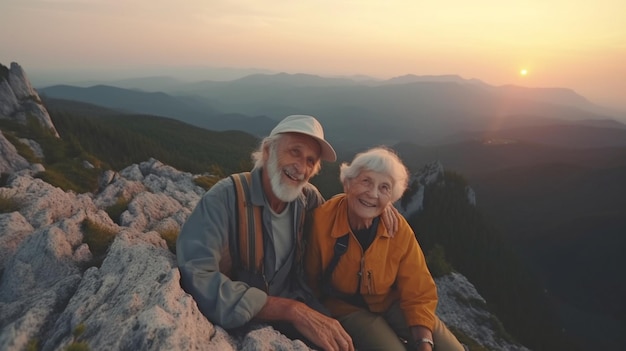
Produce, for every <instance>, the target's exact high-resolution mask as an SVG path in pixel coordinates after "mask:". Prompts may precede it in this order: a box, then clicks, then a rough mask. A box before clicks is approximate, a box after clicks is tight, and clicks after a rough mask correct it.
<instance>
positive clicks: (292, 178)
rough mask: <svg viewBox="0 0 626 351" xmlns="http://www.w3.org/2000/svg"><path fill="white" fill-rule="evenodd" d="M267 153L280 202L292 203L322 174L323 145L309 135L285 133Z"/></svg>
mask: <svg viewBox="0 0 626 351" xmlns="http://www.w3.org/2000/svg"><path fill="white" fill-rule="evenodd" d="M268 151H269V155H268V159H267V163H266V164H267V167H266V168H267V172H268V176H269V178H270V181H271V185H272V191H273V192H274V194H275V195H276V197H277V198H279V199H280V200H282V201H284V202H291V201H293V200H295V199H296V198H297V197H298V196H299V195H300V193H301V192H302V187H304V185H305V184H306V183H307V182H308V181H309V179H311V177H312V176H314V175H315V174H317V172H318V171H319V169H320V152H321V148H320V145H319V143H318V142H317V141H316V140H315V139H313V138H311V137H309V136H306V135H303V134H298V133H285V134H284V135H283V136H282V138H281V139H280V140H279V141H278V142H277V143H275V144H274V145H273V146H270V148H269V150H268Z"/></svg>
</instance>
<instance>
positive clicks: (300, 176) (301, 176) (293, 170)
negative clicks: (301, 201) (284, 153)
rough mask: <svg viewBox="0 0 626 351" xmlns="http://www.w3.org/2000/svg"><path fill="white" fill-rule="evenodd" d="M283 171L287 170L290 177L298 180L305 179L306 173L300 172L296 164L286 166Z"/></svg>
mask: <svg viewBox="0 0 626 351" xmlns="http://www.w3.org/2000/svg"><path fill="white" fill-rule="evenodd" d="M283 172H285V173H286V174H287V175H288V176H289V177H291V178H294V179H296V180H304V173H300V172H298V170H297V169H296V167H294V166H286V167H284V168H283Z"/></svg>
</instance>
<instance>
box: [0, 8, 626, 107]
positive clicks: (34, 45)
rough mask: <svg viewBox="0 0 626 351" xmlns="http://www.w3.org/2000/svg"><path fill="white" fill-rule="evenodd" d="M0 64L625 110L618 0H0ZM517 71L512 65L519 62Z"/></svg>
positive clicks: (29, 69) (624, 14)
mask: <svg viewBox="0 0 626 351" xmlns="http://www.w3.org/2000/svg"><path fill="white" fill-rule="evenodd" d="M0 33H1V35H0V63H2V64H4V65H8V64H9V63H10V62H14V61H15V62H18V63H19V64H20V65H21V66H22V67H23V68H24V69H25V70H26V73H27V74H28V75H29V76H32V75H33V72H34V73H35V74H37V73H40V72H45V71H65V70H67V69H69V68H71V69H76V70H85V69H88V70H91V69H99V70H103V69H105V70H124V71H126V70H128V69H145V68H150V67H161V66H170V67H171V66H210V67H236V68H265V69H270V70H272V71H282V72H287V73H311V74H319V75H353V74H364V75H370V76H374V77H377V78H391V77H394V76H399V75H404V74H416V75H438V74H458V75H460V76H462V77H463V78H477V79H481V80H483V81H484V82H486V83H489V84H493V85H502V84H517V85H523V86H529V87H557V86H558V87H567V88H572V89H574V90H575V91H577V92H578V93H580V94H582V95H584V96H585V97H587V98H589V99H590V100H592V101H593V102H596V103H599V104H603V105H605V106H613V107H615V106H619V107H621V108H622V109H624V110H626V1H625V0H593V1H592V0H588V1H584V2H583V1H579V0H528V1H502V0H474V1H467V0H438V1H420V0H358V1H356V0H355V1H341V0H178V1H173V0H2V3H1V4H0ZM522 69H526V70H528V74H527V75H526V76H522V75H520V70H522Z"/></svg>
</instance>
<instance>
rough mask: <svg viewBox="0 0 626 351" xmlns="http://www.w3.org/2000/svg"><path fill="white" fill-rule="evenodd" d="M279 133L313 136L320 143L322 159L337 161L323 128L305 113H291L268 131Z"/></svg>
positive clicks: (273, 133) (272, 133)
mask: <svg viewBox="0 0 626 351" xmlns="http://www.w3.org/2000/svg"><path fill="white" fill-rule="evenodd" d="M280 133H300V134H305V135H308V136H311V137H313V138H314V139H315V140H317V142H318V143H319V144H320V147H321V150H322V154H321V155H320V157H321V159H322V160H325V161H331V162H334V161H337V154H336V153H335V150H334V149H333V147H332V146H330V144H329V143H328V142H327V141H326V140H324V129H322V125H321V124H320V122H318V121H317V119H315V117H313V116H306V115H291V116H287V117H285V119H283V120H282V121H280V123H278V125H277V126H276V127H274V129H272V132H271V133H270V136H274V135H276V134H280Z"/></svg>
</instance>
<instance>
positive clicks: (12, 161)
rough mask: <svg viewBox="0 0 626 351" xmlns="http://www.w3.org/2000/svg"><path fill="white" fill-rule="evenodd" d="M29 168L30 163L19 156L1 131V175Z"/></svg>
mask: <svg viewBox="0 0 626 351" xmlns="http://www.w3.org/2000/svg"><path fill="white" fill-rule="evenodd" d="M29 166H30V165H29V163H28V161H26V159H25V158H24V157H22V156H20V154H18V152H17V149H15V146H14V145H13V144H11V142H10V141H8V140H7V138H6V137H5V136H4V134H3V133H2V131H0V173H13V172H15V171H19V170H22V169H25V168H28V167H29Z"/></svg>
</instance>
